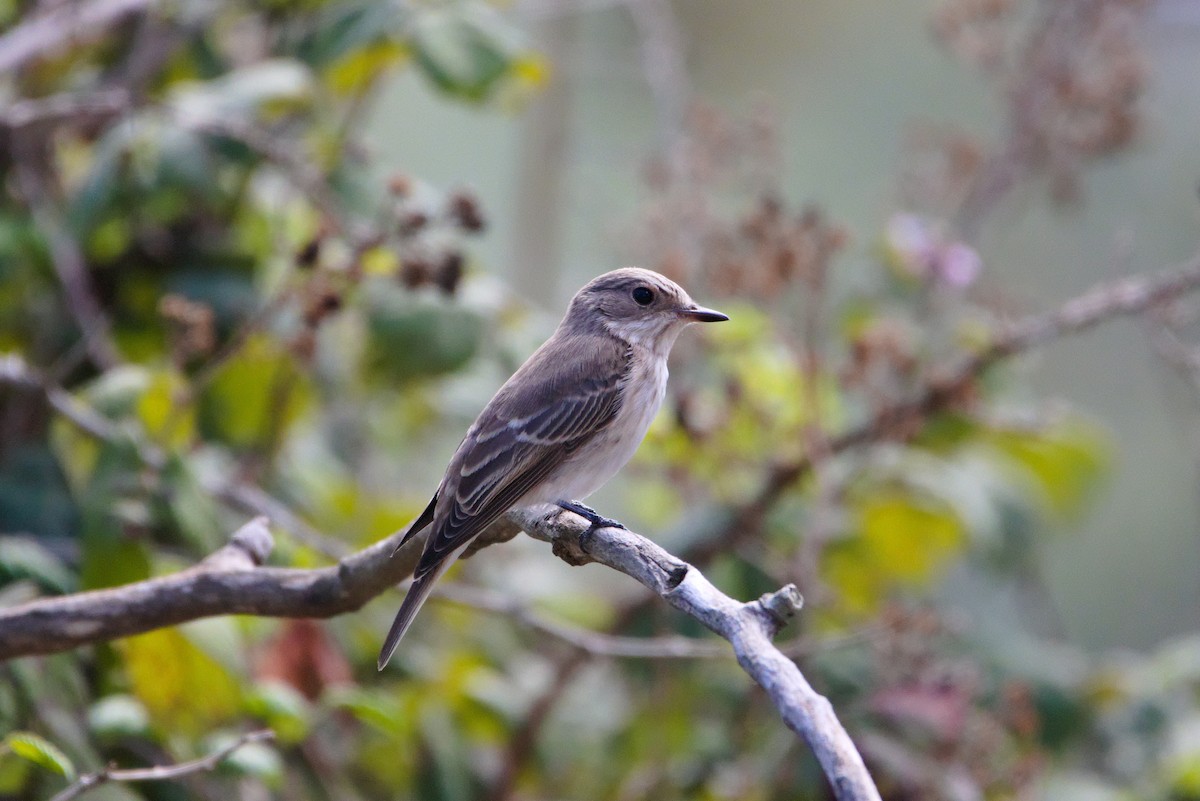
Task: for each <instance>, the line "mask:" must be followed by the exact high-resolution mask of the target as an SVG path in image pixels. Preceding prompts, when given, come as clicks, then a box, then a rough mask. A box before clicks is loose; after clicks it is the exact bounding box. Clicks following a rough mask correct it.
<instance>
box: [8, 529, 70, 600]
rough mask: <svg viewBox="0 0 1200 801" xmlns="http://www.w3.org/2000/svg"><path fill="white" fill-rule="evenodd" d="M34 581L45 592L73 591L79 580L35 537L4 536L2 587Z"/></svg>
mask: <svg viewBox="0 0 1200 801" xmlns="http://www.w3.org/2000/svg"><path fill="white" fill-rule="evenodd" d="M20 579H33V580H34V581H36V582H37V583H38V584H39V585H40V586H41V587H43V588H44V589H48V590H50V591H52V592H57V593H68V592H72V591H73V590H74V589H75V588H76V584H75V577H74V576H73V575H72V574H71V571H69V570H67V568H66V567H65V566H64V565H63V563H62V561H61V560H60V559H59V558H58V557H57V556H55V555H54V554H53V553H51V552H50V551H48V550H47V549H46V548H44V547H43V546H42V545H41V544H40V543H39V542H38V541H37V540H35V539H33V538H32V537H18V536H11V535H9V536H4V537H0V584H7V583H8V582H10V581H19V580H20Z"/></svg>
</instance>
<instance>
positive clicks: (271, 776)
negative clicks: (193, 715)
mask: <svg viewBox="0 0 1200 801" xmlns="http://www.w3.org/2000/svg"><path fill="white" fill-rule="evenodd" d="M236 739H237V737H236V735H233V734H222V735H218V736H216V737H212V738H209V745H208V748H209V750H210V751H218V750H220V749H221V748H225V747H227V746H228V745H230V744H231V743H232V742H233V741H235V740H236ZM217 770H219V771H220V772H222V773H230V774H233V775H236V776H252V777H254V778H256V779H258V780H259V781H262V782H264V783H265V784H267V785H268V786H269V787H279V786H280V784H281V783H282V781H283V760H282V759H280V758H279V752H278V751H276V750H275V749H274V748H272V747H271V746H270V745H268V744H267V743H246V744H244V745H242V746H241V747H239V748H238V749H237V750H236V751H234V752H233V753H231V754H230V755H229V756H227V757H225V759H223V760H222V761H221V763H220V764H219V765H218V766H217Z"/></svg>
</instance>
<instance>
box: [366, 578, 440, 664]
mask: <svg viewBox="0 0 1200 801" xmlns="http://www.w3.org/2000/svg"><path fill="white" fill-rule="evenodd" d="M441 572H442V571H441V570H438V571H435V572H433V573H429V574H428V575H425V576H422V577H421V578H419V579H417V580H416V581H414V582H413V584H412V586H411V587H409V588H408V595H405V596H404V603H402V604H400V611H399V612H397V613H396V619H395V620H393V621H392V627H391V629H389V630H388V634H387V638H386V639H385V640H384V641H383V647H382V648H380V649H379V662H378V667H379V669H380V670H383V668H384V667H385V666H386V665H387V663H388V660H389V659H391V658H392V654H394V653H395V652H396V646H397V645H399V644H400V638H401V637H403V636H404V632H406V631H408V627H409V626H411V625H412V622H413V619H414V618H416V616H417V612H419V611H420V610H421V606H422V605H423V604H424V603H425V600H426V599H427V598H428V597H429V593H431V592H433V583H434V582H435V581H437V578H438V575H439V574H440V573H441Z"/></svg>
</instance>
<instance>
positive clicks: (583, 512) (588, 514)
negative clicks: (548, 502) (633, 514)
mask: <svg viewBox="0 0 1200 801" xmlns="http://www.w3.org/2000/svg"><path fill="white" fill-rule="evenodd" d="M558 507H559V508H560V509H566V510H567V511H568V512H574V513H575V514H577V515H579V516H580V517H582V518H583V519H584V520H586V521H588V527H587V531H585V532H583V533H582V534H580V535H579V547H580V548H582V549H583V550H584V551H587V542H588V540H590V539H591V537H592V535H593V534H595V533H596V531H597V530H599V529H602V528H619V529H621V530H622V531H628V529H626V528H625V526H624V524H622V523H621V522H620V521H619V520H613V519H612V518H611V517H605V516H604V515H602V514H600V513H599V512H597V511H596V510H595V509H593V508H592V507H590V506H588V505H587V504H583V503H580V502H579V501H558Z"/></svg>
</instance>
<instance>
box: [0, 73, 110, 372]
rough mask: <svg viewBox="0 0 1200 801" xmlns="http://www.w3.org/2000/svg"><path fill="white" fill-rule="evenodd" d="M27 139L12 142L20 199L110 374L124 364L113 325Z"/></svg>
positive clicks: (91, 350) (99, 362) (90, 346)
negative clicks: (27, 206)
mask: <svg viewBox="0 0 1200 801" xmlns="http://www.w3.org/2000/svg"><path fill="white" fill-rule="evenodd" d="M2 71H3V69H2V68H0V72H2ZM27 134H28V131H26V132H24V133H23V134H22V135H20V136H16V137H14V145H15V147H14V150H15V151H16V153H15V155H16V158H17V164H16V174H17V179H18V184H19V185H20V187H21V193H22V194H23V195H24V196H25V200H26V202H27V203H28V205H29V209H30V212H31V213H32V215H33V219H34V222H35V223H36V224H37V227H38V228H39V229H40V230H41V231H42V233H43V234H44V235H45V237H46V240H47V243H48V244H49V247H50V261H51V262H52V263H53V265H54V272H55V273H56V274H57V275H58V280H59V282H60V283H61V284H62V287H63V295H64V297H65V299H66V302H67V308H68V309H70V311H71V314H72V316H74V318H75V323H76V324H77V325H78V326H79V330H80V333H81V334H82V336H83V341H84V343H85V344H86V345H87V350H88V355H89V356H90V357H91V359H92V361H93V362H95V364H96V366H97V367H99V368H100V369H102V370H106V369H108V368H110V367H113V366H115V365H118V364H120V363H121V356H120V353H119V351H118V350H117V346H116V344H115V343H114V342H113V340H112V334H111V331H112V323H111V322H110V321H109V319H108V315H107V314H106V313H105V311H104V309H103V308H102V307H101V305H100V301H99V300H98V299H97V298H96V291H95V287H93V286H92V279H91V276H90V275H89V274H88V266H87V260H86V259H85V258H84V255H83V249H82V248H81V247H80V246H79V243H78V242H76V241H75V237H74V236H72V235H71V231H70V229H69V228H68V226H67V223H66V220H65V219H64V218H63V214H62V211H61V210H60V209H59V208H58V204H57V203H55V201H54V199H53V198H52V197H51V191H50V187H49V181H48V178H47V177H46V174H45V170H44V167H43V166H42V162H43V161H44V154H43V153H41V152H40V146H39V145H36V144H34V143H33V142H32V141H31V138H30V137H29V136H28V135H27Z"/></svg>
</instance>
